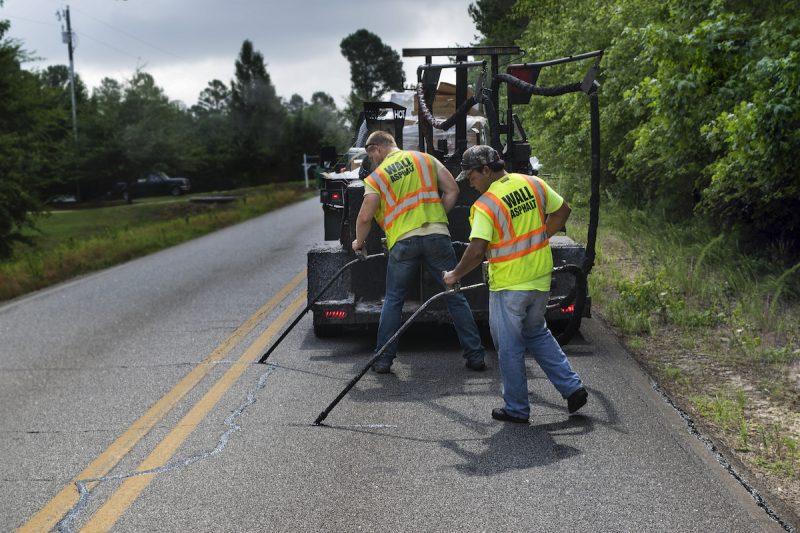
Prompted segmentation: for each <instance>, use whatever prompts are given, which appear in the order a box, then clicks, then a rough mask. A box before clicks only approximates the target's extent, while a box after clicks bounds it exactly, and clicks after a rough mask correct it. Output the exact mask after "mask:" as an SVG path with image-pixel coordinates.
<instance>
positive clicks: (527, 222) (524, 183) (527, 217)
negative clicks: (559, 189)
mask: <svg viewBox="0 0 800 533" xmlns="http://www.w3.org/2000/svg"><path fill="white" fill-rule="evenodd" d="M506 178H507V179H506ZM546 209H547V187H546V186H545V185H544V183H543V182H542V181H541V180H539V178H537V177H535V176H526V175H524V174H506V175H505V176H504V177H502V178H500V179H499V180H497V181H495V182H494V183H492V185H491V186H490V187H489V190H487V191H486V192H485V193H484V194H483V195H482V196H481V197H480V198H478V199H477V200H475V203H474V204H473V205H472V209H471V213H470V222H472V219H473V217H474V216H475V211H476V210H478V211H480V212H481V213H483V214H485V215H486V216H487V217H489V219H490V220H491V221H492V224H493V225H494V235H493V236H492V240H491V242H490V243H489V248H488V251H487V256H488V259H489V278H490V282H491V286H492V288H493V289H494V290H497V289H499V288H503V287H511V286H514V285H520V284H523V283H525V282H528V281H531V280H534V279H537V278H540V277H542V276H545V275H547V274H550V272H551V271H552V270H553V255H552V253H551V251H550V241H549V239H548V238H547V226H546V225H545V216H546V215H545V210H546Z"/></svg>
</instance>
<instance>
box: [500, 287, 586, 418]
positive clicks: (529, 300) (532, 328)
mask: <svg viewBox="0 0 800 533" xmlns="http://www.w3.org/2000/svg"><path fill="white" fill-rule="evenodd" d="M548 298H549V294H548V293H546V292H542V291H492V292H490V293H489V327H490V328H491V331H492V339H493V340H494V345H495V348H496V349H497V358H498V362H499V363H500V377H501V378H502V380H503V400H504V401H505V410H506V412H507V413H508V414H510V415H512V416H516V417H520V418H528V417H529V416H530V412H531V408H530V404H529V403H528V376H527V372H526V370H525V349H526V348H527V350H528V351H529V352H530V354H531V355H532V356H533V358H534V359H535V360H536V362H537V363H538V364H539V366H540V367H541V368H542V370H543V371H544V373H545V375H546V376H547V379H549V380H550V382H551V383H552V384H553V386H555V388H556V390H558V392H560V393H561V396H562V397H564V398H567V397H569V395H570V394H572V393H573V392H575V391H577V390H578V389H580V388H581V387H583V383H581V378H580V377H578V374H576V373H575V371H573V370H572V367H571V366H570V364H569V361H568V360H567V356H566V355H564V352H563V351H562V350H561V347H560V346H559V345H558V342H557V341H556V340H555V339H554V338H553V335H552V334H551V333H550V330H549V329H547V323H546V322H545V319H544V313H545V310H546V308H547V300H548Z"/></svg>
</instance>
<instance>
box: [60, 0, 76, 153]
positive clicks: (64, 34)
mask: <svg viewBox="0 0 800 533" xmlns="http://www.w3.org/2000/svg"><path fill="white" fill-rule="evenodd" d="M62 16H63V17H64V18H65V19H66V20H67V31H64V26H61V40H62V41H63V42H64V44H66V45H67V50H69V88H70V98H71V100H72V133H73V135H74V136H75V143H76V144H77V142H78V116H77V113H76V111H75V62H74V61H73V59H72V51H73V50H74V46H73V39H72V38H73V35H72V25H71V24H70V20H69V5H68V6H67V8H66V9H65V10H64V11H63V12H56V17H58V20H61V17H62Z"/></svg>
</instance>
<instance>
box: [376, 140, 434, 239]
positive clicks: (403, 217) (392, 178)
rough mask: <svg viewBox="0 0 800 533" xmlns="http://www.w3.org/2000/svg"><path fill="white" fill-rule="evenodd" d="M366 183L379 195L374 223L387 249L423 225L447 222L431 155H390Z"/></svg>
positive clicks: (419, 153)
mask: <svg viewBox="0 0 800 533" xmlns="http://www.w3.org/2000/svg"><path fill="white" fill-rule="evenodd" d="M365 181H367V182H368V183H369V184H370V185H371V186H372V187H373V188H374V189H375V190H377V191H379V192H380V197H381V202H380V206H379V207H378V211H377V212H376V213H375V220H377V221H378V224H379V225H380V227H381V228H383V231H384V232H385V233H386V246H387V247H388V248H389V249H391V248H392V246H394V243H395V242H397V239H398V238H399V237H401V236H403V235H404V234H405V233H408V232H409V231H412V230H415V229H417V228H419V227H422V226H423V225H424V224H427V223H431V222H443V223H445V224H446V223H447V214H446V213H445V211H444V206H443V205H442V201H441V198H440V197H439V186H438V173H437V171H436V164H435V162H434V161H433V159H432V157H431V156H430V155H428V154H423V153H421V152H415V151H410V150H398V151H396V152H392V153H390V154H389V155H387V156H386V159H384V160H383V162H382V163H381V164H380V165H379V166H378V168H377V169H375V171H374V172H372V173H371V174H370V175H369V176H367V177H366V179H365Z"/></svg>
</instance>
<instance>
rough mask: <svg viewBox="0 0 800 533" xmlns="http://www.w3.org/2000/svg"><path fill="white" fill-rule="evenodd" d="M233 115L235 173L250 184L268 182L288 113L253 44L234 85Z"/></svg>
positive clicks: (245, 46) (246, 47)
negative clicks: (275, 149) (275, 150)
mask: <svg viewBox="0 0 800 533" xmlns="http://www.w3.org/2000/svg"><path fill="white" fill-rule="evenodd" d="M231 115H232V119H233V127H234V132H235V134H234V135H235V136H234V145H235V150H236V154H237V155H236V163H235V165H234V172H235V173H236V174H237V175H239V176H241V177H242V178H243V179H244V180H245V181H247V182H249V183H256V182H259V181H265V180H266V179H267V178H268V174H269V172H268V171H269V168H270V167H271V166H272V165H273V164H274V160H273V158H274V156H275V154H274V150H273V148H274V146H275V145H276V144H277V142H278V139H279V138H280V136H281V130H282V128H283V122H284V119H285V115H286V111H285V109H284V107H283V105H282V104H281V100H280V98H278V96H277V94H276V92H275V87H274V86H273V85H272V81H271V79H270V76H269V74H268V73H267V68H266V65H265V64H264V56H263V55H262V54H261V52H258V51H256V50H255V49H254V48H253V43H252V42H251V41H250V40H245V41H244V42H243V43H242V48H241V50H240V52H239V57H238V59H237V60H236V77H235V79H234V80H233V82H232V83H231Z"/></svg>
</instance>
